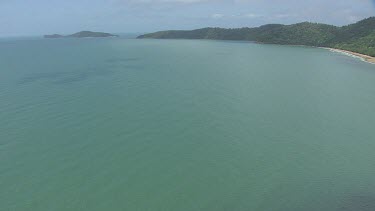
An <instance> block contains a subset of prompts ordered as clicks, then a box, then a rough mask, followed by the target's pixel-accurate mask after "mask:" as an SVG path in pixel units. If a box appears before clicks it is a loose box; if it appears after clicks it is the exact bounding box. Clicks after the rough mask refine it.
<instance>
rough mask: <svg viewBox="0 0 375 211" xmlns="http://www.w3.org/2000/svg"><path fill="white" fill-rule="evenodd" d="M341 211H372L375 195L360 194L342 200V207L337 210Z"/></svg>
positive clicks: (374, 207)
mask: <svg viewBox="0 0 375 211" xmlns="http://www.w3.org/2000/svg"><path fill="white" fill-rule="evenodd" d="M338 210H342V211H374V210H375V195H374V194H372V195H370V194H361V195H353V196H350V197H347V198H345V199H344V201H343V204H342V206H341V207H340V208H339V209H338Z"/></svg>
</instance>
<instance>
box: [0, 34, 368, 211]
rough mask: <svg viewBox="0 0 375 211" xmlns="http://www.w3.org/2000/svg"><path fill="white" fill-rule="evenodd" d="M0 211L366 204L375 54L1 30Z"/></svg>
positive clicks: (296, 207) (351, 206)
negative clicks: (21, 36)
mask: <svg viewBox="0 0 375 211" xmlns="http://www.w3.org/2000/svg"><path fill="white" fill-rule="evenodd" d="M0 99H1V100H0V210H4V211H5V210H6V211H8V210H11V211H21V210H22V211H23V210H25V211H26V210H28V211H29V210H32V211H34V210H35V211H51V210H54V211H60V210H61V211H63V210H64V211H65V210H90V211H96V210H98V211H99V210H100V211H102V210H108V211H112V210H113V211H114V210H131V211H135V210H140V211H146V210H150V211H156V210H160V211H169V210H171V211H185V210H186V211H195V210H204V211H211V210H212V211H221V210H228V211H238V210H239V211H242V210H246V211H248V210H261V211H262V210H264V211H269V210H281V211H284V210H285V211H291V210H307V211H310V210H311V211H312V210H320V211H322V210H323V211H325V210H327V211H328V210H329V211H331V210H375V111H374V109H375V65H371V64H367V63H364V62H361V61H359V60H357V59H354V58H351V57H347V56H344V55H341V54H337V53H332V52H329V51H327V50H322V49H316V48H306V47H290V46H277V45H258V44H251V43H244V42H221V41H200V40H196V41H193V40H192V41H189V40H133V39H121V38H113V39H60V40H59V39H57V40H38V39H35V40H2V41H0Z"/></svg>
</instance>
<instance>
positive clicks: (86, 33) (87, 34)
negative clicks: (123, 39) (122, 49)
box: [44, 31, 117, 38]
mask: <svg viewBox="0 0 375 211" xmlns="http://www.w3.org/2000/svg"><path fill="white" fill-rule="evenodd" d="M69 37H72V38H84V37H117V35H113V34H109V33H104V32H91V31H81V32H77V33H75V34H71V35H67V36H63V35H59V34H52V35H44V38H69Z"/></svg>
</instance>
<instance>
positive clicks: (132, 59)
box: [106, 57, 140, 63]
mask: <svg viewBox="0 0 375 211" xmlns="http://www.w3.org/2000/svg"><path fill="white" fill-rule="evenodd" d="M139 60H140V58H137V57H131V58H110V59H107V60H106V62H108V63H123V62H134V61H139Z"/></svg>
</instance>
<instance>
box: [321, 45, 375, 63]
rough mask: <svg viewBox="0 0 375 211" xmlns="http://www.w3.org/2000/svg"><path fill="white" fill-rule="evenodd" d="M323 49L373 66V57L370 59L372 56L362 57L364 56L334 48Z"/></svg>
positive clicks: (374, 61)
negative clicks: (358, 59) (355, 58)
mask: <svg viewBox="0 0 375 211" xmlns="http://www.w3.org/2000/svg"><path fill="white" fill-rule="evenodd" d="M324 49H327V50H330V51H332V52H338V53H343V54H346V55H348V56H353V57H357V58H360V59H361V60H363V61H366V62H369V63H371V64H375V57H372V56H368V55H364V54H360V53H356V52H352V51H347V50H341V49H336V48H324Z"/></svg>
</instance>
